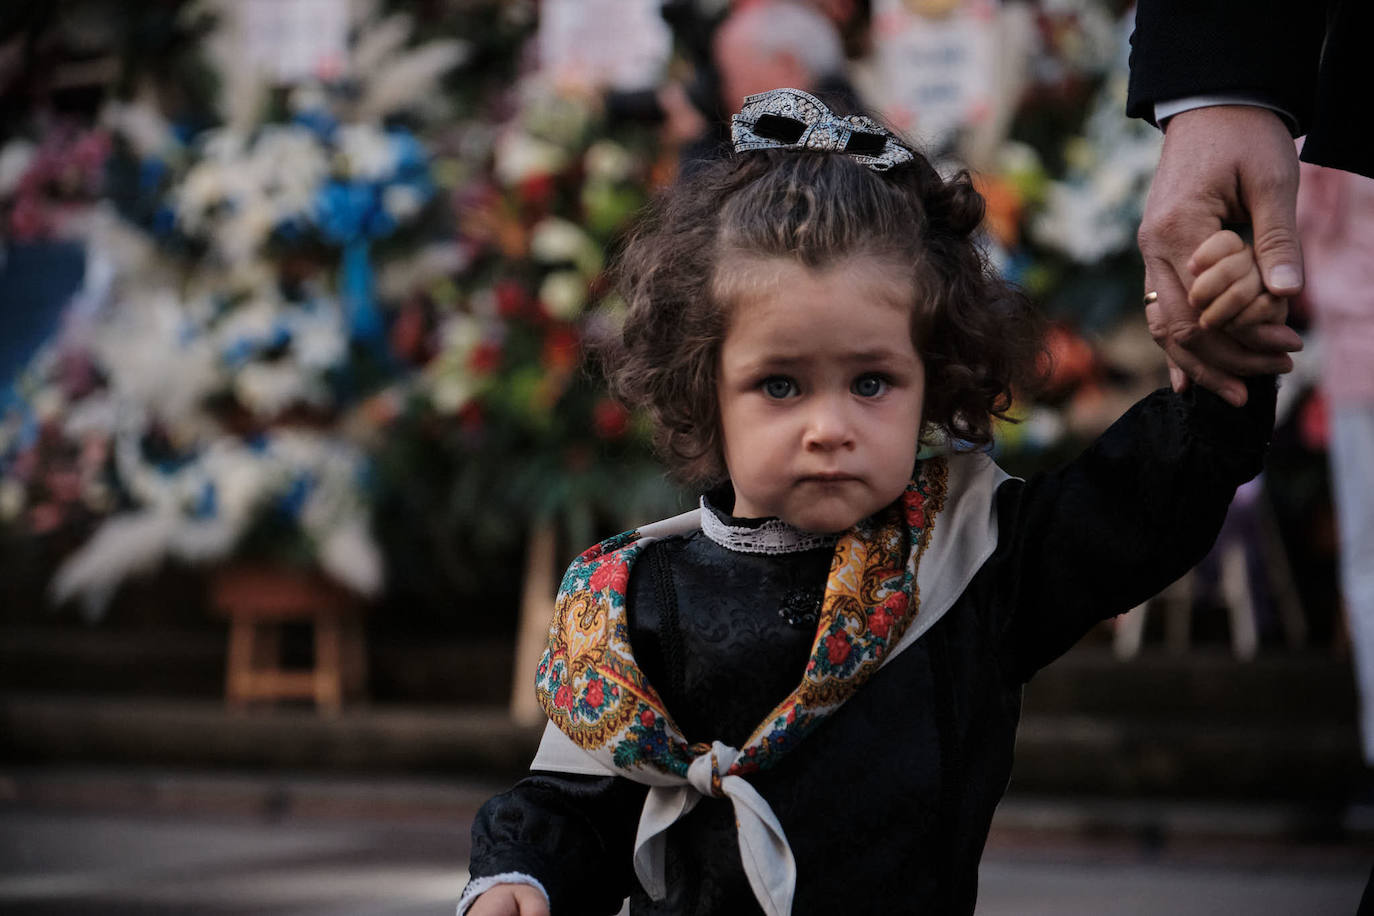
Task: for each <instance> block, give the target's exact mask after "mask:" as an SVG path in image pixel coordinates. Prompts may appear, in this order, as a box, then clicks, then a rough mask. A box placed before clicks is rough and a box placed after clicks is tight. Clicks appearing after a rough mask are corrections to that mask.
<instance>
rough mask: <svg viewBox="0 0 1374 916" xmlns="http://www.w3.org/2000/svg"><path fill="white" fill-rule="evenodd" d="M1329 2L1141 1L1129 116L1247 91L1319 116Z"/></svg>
mask: <svg viewBox="0 0 1374 916" xmlns="http://www.w3.org/2000/svg"><path fill="white" fill-rule="evenodd" d="M1361 2H1365V0H1361ZM1327 6H1328V3H1327V2H1325V0H1246V2H1244V3H1236V2H1235V0H1140V2H1139V4H1138V5H1137V7H1136V14H1135V32H1134V33H1133V34H1132V35H1131V82H1130V92H1129V95H1128V96H1127V100H1126V113H1127V114H1128V115H1130V116H1131V117H1133V118H1144V119H1145V120H1147V121H1150V122H1152V123H1153V121H1154V106H1155V104H1156V103H1158V102H1167V101H1170V100H1173V99H1180V98H1186V97H1188V96H1194V95H1202V94H1207V93H1216V92H1236V93H1245V94H1247V95H1250V96H1253V97H1255V98H1256V99H1260V100H1263V101H1266V102H1269V103H1270V104H1272V105H1275V106H1277V107H1279V108H1282V109H1283V110H1284V111H1287V112H1288V113H1290V114H1292V115H1293V117H1294V118H1296V119H1297V124H1298V133H1299V134H1302V133H1306V132H1307V129H1308V127H1309V126H1310V125H1311V123H1312V119H1313V114H1314V110H1313V106H1314V104H1315V99H1316V95H1317V74H1318V69H1319V64H1320V62H1321V56H1322V42H1323V40H1324V38H1325V35H1326V28H1327V12H1328V11H1327Z"/></svg>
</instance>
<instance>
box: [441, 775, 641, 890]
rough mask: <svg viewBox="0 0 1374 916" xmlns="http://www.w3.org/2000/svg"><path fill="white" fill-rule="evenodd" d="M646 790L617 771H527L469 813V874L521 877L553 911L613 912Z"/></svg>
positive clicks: (626, 884) (630, 874)
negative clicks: (544, 895)
mask: <svg viewBox="0 0 1374 916" xmlns="http://www.w3.org/2000/svg"><path fill="white" fill-rule="evenodd" d="M647 791H648V790H647V787H645V786H642V785H638V784H636V783H633V782H631V781H629V780H628V779H622V778H620V777H617V776H578V775H572V774H561V773H543V772H537V773H532V774H531V775H529V776H527V777H526V778H524V779H522V780H521V781H520V782H518V783H516V785H515V787H514V788H512V789H511V790H510V791H509V792H506V793H504V794H502V795H498V796H496V797H495V798H492V799H491V800H490V801H488V802H487V803H486V804H484V805H483V806H482V808H481V809H480V810H479V811H478V812H477V817H476V819H475V820H474V821H473V824H472V858H471V863H470V864H469V866H468V869H469V873H470V875H471V877H472V878H474V879H475V878H482V877H488V876H492V875H500V874H504V873H506V872H521V873H523V874H526V875H529V876H531V877H533V878H535V879H537V880H538V881H539V883H540V884H542V885H544V889H545V890H546V891H547V892H548V894H549V902H550V910H551V911H552V912H554V913H586V914H596V913H606V914H610V913H617V912H619V911H620V908H621V905H622V904H623V903H624V902H625V898H626V897H627V896H629V893H630V888H631V883H632V882H633V881H634V869H633V865H632V861H631V857H632V855H633V851H634V850H633V847H634V837H635V830H636V828H637V826H638V823H639V814H640V810H641V809H642V808H643V807H644V796H645V793H646V792H647Z"/></svg>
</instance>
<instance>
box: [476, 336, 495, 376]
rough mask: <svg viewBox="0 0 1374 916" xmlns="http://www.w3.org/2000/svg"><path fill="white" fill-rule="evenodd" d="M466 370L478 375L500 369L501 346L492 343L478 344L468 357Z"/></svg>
mask: <svg viewBox="0 0 1374 916" xmlns="http://www.w3.org/2000/svg"><path fill="white" fill-rule="evenodd" d="M468 368H469V369H471V370H472V371H473V372H476V373H479V374H486V373H489V372H495V371H496V370H497V369H500V368H501V345H500V344H498V343H494V342H492V341H487V342H485V343H480V344H478V345H477V346H475V347H473V348H472V353H470V354H469V355H468Z"/></svg>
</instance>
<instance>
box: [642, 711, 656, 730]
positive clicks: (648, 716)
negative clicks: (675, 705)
mask: <svg viewBox="0 0 1374 916" xmlns="http://www.w3.org/2000/svg"><path fill="white" fill-rule="evenodd" d="M639 724H640V725H643V726H644V727H645V728H653V727H654V711H653V710H652V709H646V710H644V711H643V712H641V713H640V714H639Z"/></svg>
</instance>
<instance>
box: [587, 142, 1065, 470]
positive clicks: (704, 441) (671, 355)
mask: <svg viewBox="0 0 1374 916" xmlns="http://www.w3.org/2000/svg"><path fill="white" fill-rule="evenodd" d="M983 212H984V202H983V198H982V196H981V195H980V194H979V193H978V192H977V191H976V190H975V189H974V187H973V182H972V180H971V179H970V177H969V175H968V173H967V172H961V173H959V174H958V175H956V176H954V177H953V178H950V179H945V178H942V177H941V176H940V174H939V173H938V172H937V171H936V170H935V168H934V167H933V166H932V165H931V164H930V162H929V161H927V160H926V159H925V158H924V157H923V156H921V155H920V154H919V153H918V154H917V155H916V157H915V159H914V161H912V162H910V163H907V164H903V165H900V166H897V167H895V168H892V169H890V170H888V171H886V172H876V171H873V170H871V169H869V168H867V167H865V166H863V165H861V164H859V163H857V162H855V161H854V160H852V159H851V158H849V157H847V156H844V155H841V154H836V153H823V152H810V151H795V150H761V151H755V152H749V153H744V154H738V155H734V156H731V157H729V158H727V159H723V160H720V161H718V162H713V163H711V164H709V165H706V166H703V167H701V168H699V169H697V170H696V171H694V173H693V174H692V175H691V176H689V177H687V178H684V179H683V180H682V181H681V182H679V183H678V184H677V185H676V186H674V187H673V188H672V189H671V190H670V191H669V192H668V193H666V194H665V195H663V197H662V198H661V199H659V200H658V201H657V202H656V204H655V205H654V206H653V207H651V209H650V210H649V212H648V214H647V215H646V217H645V218H644V219H643V220H642V221H641V222H640V224H639V225H638V226H637V227H636V229H635V230H634V231H633V232H632V233H631V235H630V236H629V238H628V239H627V241H626V244H625V246H624V248H623V250H622V251H621V253H620V255H619V257H618V258H617V263H616V275H617V277H616V278H617V282H618V286H619V290H620V293H621V295H622V296H623V297H624V299H625V301H626V304H627V306H628V309H627V313H626V317H625V323H624V327H623V330H622V332H621V334H620V335H619V339H618V340H613V341H611V342H610V343H609V344H608V345H607V346H606V347H605V348H604V349H603V351H602V353H601V361H602V365H603V366H604V367H605V368H606V370H607V376H608V377H609V379H610V382H611V387H612V390H613V392H614V393H615V394H616V395H617V396H618V397H619V398H620V399H621V400H623V401H624V402H625V403H626V404H628V405H630V406H635V407H642V408H645V409H646V410H647V411H648V414H649V416H650V417H651V418H652V420H653V422H654V427H655V445H656V446H657V448H658V450H659V452H660V454H661V455H662V456H663V458H664V460H665V461H666V462H667V463H668V465H669V469H670V471H671V472H672V473H673V475H674V476H675V477H677V478H679V479H680V480H682V481H683V482H684V483H688V484H691V485H695V486H700V487H705V488H709V487H711V486H714V485H716V484H718V483H720V482H722V481H723V480H724V479H725V478H726V470H725V462H724V453H723V447H722V442H721V433H720V418H719V400H718V395H717V390H716V375H717V371H718V362H719V356H720V349H721V344H722V341H723V340H724V338H725V334H726V330H727V328H728V324H729V318H730V310H731V308H733V307H734V304H735V302H736V301H737V300H738V298H739V296H738V291H737V290H734V289H732V285H731V282H730V279H731V276H732V267H735V266H739V265H740V263H741V261H748V260H758V259H768V258H786V259H789V260H792V261H794V262H797V263H800V264H802V265H805V266H806V267H809V268H811V269H817V270H819V269H824V268H827V267H829V266H831V265H834V264H836V263H837V262H839V261H840V260H842V259H848V258H853V257H870V258H874V259H877V260H879V261H880V262H881V263H890V264H895V265H897V266H899V267H901V268H902V269H904V270H905V269H908V268H909V269H910V271H911V278H912V281H913V288H914V290H915V297H914V302H913V303H912V321H911V333H912V341H913V344H914V345H915V347H916V350H917V352H918V353H919V354H920V356H921V358H922V360H923V361H924V363H925V372H926V380H925V381H926V389H925V404H924V409H923V417H922V429H923V438H924V439H925V440H926V441H931V440H932V439H935V438H938V437H940V436H946V437H948V438H949V439H951V440H953V441H955V442H961V443H967V445H968V446H969V447H978V446H983V445H986V444H988V443H990V442H991V441H992V421H993V418H994V417H1000V418H1005V417H1006V412H1007V410H1008V409H1009V408H1010V407H1011V403H1012V391H1013V390H1018V391H1020V390H1025V389H1026V388H1029V387H1031V386H1032V385H1033V384H1034V381H1035V379H1036V377H1037V364H1038V362H1039V360H1038V358H1037V357H1038V356H1039V354H1040V351H1041V346H1042V344H1041V334H1040V324H1041V322H1040V316H1039V314H1038V312H1037V311H1036V310H1035V309H1034V307H1033V306H1032V305H1031V303H1030V302H1029V300H1028V299H1027V298H1026V297H1025V296H1024V295H1023V294H1021V293H1020V292H1019V291H1018V290H1017V289H1015V288H1014V287H1012V286H1011V285H1009V284H1008V283H1007V282H1005V281H1004V280H1002V279H1001V278H1000V277H998V276H997V275H996V274H995V273H994V272H993V271H992V270H991V269H990V267H989V265H988V263H987V260H986V257H985V256H984V254H983V252H982V250H981V248H980V247H979V246H978V244H977V243H976V241H975V239H974V231H975V230H976V229H977V227H978V225H979V224H980V223H981V222H982V219H983Z"/></svg>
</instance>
